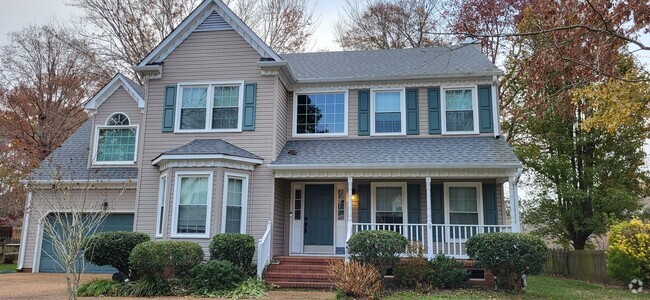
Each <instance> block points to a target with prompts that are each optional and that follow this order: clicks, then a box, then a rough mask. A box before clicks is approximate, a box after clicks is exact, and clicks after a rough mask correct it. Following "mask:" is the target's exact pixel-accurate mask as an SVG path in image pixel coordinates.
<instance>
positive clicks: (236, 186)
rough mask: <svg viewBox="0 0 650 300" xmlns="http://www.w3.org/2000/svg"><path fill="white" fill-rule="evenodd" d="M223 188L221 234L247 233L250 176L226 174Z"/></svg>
mask: <svg viewBox="0 0 650 300" xmlns="http://www.w3.org/2000/svg"><path fill="white" fill-rule="evenodd" d="M223 186H224V187H223V214H222V222H221V232H222V233H245V232H246V207H247V203H248V175H245V174H235V173H225V176H224V182H223Z"/></svg>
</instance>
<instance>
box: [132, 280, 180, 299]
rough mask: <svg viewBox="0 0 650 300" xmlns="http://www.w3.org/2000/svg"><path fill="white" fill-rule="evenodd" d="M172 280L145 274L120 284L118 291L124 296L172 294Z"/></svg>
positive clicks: (173, 282)
mask: <svg viewBox="0 0 650 300" xmlns="http://www.w3.org/2000/svg"><path fill="white" fill-rule="evenodd" d="M174 284H178V283H177V282H175V281H174V280H170V279H167V278H162V277H154V276H147V277H143V278H141V279H138V280H136V281H133V282H129V283H126V284H124V285H122V287H121V288H120V291H119V295H120V296H124V297H156V296H173V295H174V293H173V292H172V291H173V288H174Z"/></svg>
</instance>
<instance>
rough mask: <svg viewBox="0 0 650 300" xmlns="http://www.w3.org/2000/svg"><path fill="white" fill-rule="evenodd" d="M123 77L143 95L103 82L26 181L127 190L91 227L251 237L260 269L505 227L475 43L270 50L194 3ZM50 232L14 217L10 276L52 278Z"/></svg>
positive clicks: (508, 158) (501, 162) (510, 177)
mask: <svg viewBox="0 0 650 300" xmlns="http://www.w3.org/2000/svg"><path fill="white" fill-rule="evenodd" d="M133 69H134V70H135V71H137V72H139V73H140V74H142V75H143V76H145V77H146V84H145V86H144V87H141V86H139V85H137V84H136V83H134V82H132V81H130V80H129V79H127V78H126V77H124V76H122V75H117V76H116V77H115V78H114V79H113V80H112V81H111V82H110V83H109V84H108V85H107V86H106V87H104V88H103V89H102V90H101V91H100V92H99V93H98V94H97V95H95V96H94V97H93V98H92V99H90V100H89V102H88V103H87V104H86V109H87V110H88V111H89V112H91V113H92V117H91V118H90V120H89V121H88V122H87V123H86V124H85V125H83V126H82V127H81V128H80V129H79V130H78V131H77V132H75V133H74V134H73V135H72V136H71V137H70V138H69V140H67V141H66V142H65V143H64V144H63V145H62V146H61V148H59V149H57V150H56V151H55V152H54V153H52V155H51V156H50V158H49V159H48V160H46V161H45V162H43V164H42V165H41V166H40V167H39V169H37V170H36V171H35V172H34V173H33V181H32V184H44V185H47V184H51V181H50V180H51V179H50V178H48V177H47V176H46V175H47V174H50V173H51V170H53V168H55V166H54V165H56V164H58V165H62V166H63V168H60V170H63V172H68V173H66V174H65V176H63V178H66V180H68V181H69V182H70V183H71V184H73V183H74V182H83V181H89V180H90V181H93V182H96V183H97V184H96V185H95V186H94V190H93V191H92V192H91V193H90V197H105V198H107V199H108V198H111V197H114V196H115V195H114V194H116V193H118V190H119V188H117V187H118V186H124V184H125V183H126V184H127V185H126V186H127V190H126V191H125V192H124V193H123V195H122V196H121V197H120V198H119V200H118V201H117V202H118V203H114V205H113V206H112V207H113V214H112V215H111V217H109V218H108V219H107V221H106V225H105V226H104V227H103V228H102V230H134V231H140V232H146V233H149V234H150V235H151V236H152V238H154V239H156V240H188V241H194V242H197V243H199V244H201V245H202V246H203V247H204V248H205V249H206V252H207V247H208V244H209V241H210V238H211V237H213V236H214V235H216V234H219V233H224V232H228V233H230V232H237V233H248V234H251V235H253V236H254V237H255V238H256V239H258V240H259V245H258V249H257V254H258V259H257V263H258V266H259V267H260V268H259V270H263V267H265V266H266V265H267V264H269V263H270V261H271V258H273V257H280V256H283V257H286V256H296V257H305V256H306V257H317V256H327V257H332V256H340V257H344V256H345V255H346V241H347V239H348V238H349V237H350V236H351V235H352V234H354V233H355V232H358V231H362V230H370V229H384V230H393V231H397V232H400V233H401V234H403V235H404V236H406V237H407V238H408V239H409V240H410V241H411V242H414V243H415V242H418V243H421V244H422V245H423V248H424V251H425V253H426V255H427V256H428V257H433V256H434V255H436V254H437V253H445V254H448V255H452V256H454V257H457V258H461V259H463V258H467V256H466V253H465V249H464V243H465V241H466V240H467V239H468V238H469V237H471V236H472V235H475V234H478V233H483V232H493V231H513V232H518V230H519V225H518V224H519V217H518V209H517V207H518V203H517V180H518V174H519V170H520V169H521V163H520V162H519V160H518V159H517V157H516V156H515V154H514V153H513V151H512V150H511V148H510V147H509V146H508V144H507V143H506V141H505V140H504V139H503V138H500V129H499V107H498V99H497V98H498V78H499V76H500V75H501V74H502V72H501V71H500V70H499V69H498V68H497V67H496V66H495V65H494V64H492V63H491V62H490V61H489V60H488V59H487V58H486V57H485V56H484V55H483V54H481V52H480V49H478V46H477V45H473V44H464V45H458V46H450V47H435V48H421V49H399V50H376V51H342V52H319V53H296V54H277V53H275V52H274V51H273V50H272V49H271V48H270V47H268V46H267V45H266V44H265V43H264V42H263V41H262V40H261V39H260V38H259V37H257V36H256V35H255V34H254V33H253V32H252V31H251V30H250V29H249V28H248V27H247V26H246V25H245V24H244V23H243V22H242V21H241V20H240V19H239V18H238V17H237V16H236V15H235V14H234V13H233V12H232V11H231V10H230V9H228V7H227V6H226V5H224V4H223V3H222V2H221V1H218V0H205V1H203V3H201V4H200V5H199V6H198V8H197V9H196V10H195V11H194V12H192V13H191V14H190V15H189V16H188V17H187V18H186V19H185V20H184V21H183V22H182V23H181V24H180V25H179V26H178V27H177V28H176V29H175V30H174V31H173V32H172V33H171V34H170V35H169V36H168V37H166V38H165V39H164V40H163V41H162V42H161V43H160V44H159V45H158V46H157V47H156V48H155V49H154V50H153V51H152V52H151V53H150V54H149V55H148V56H147V57H145V58H144V59H143V60H142V62H141V63H139V64H138V65H137V66H134V67H133ZM504 184H509V190H510V193H509V195H510V197H509V198H507V199H506V198H505V197H504ZM46 196H47V195H46ZM29 199H30V200H31V201H37V198H36V197H35V196H34V195H33V194H32V193H30V197H29ZM506 202H507V203H509V204H508V205H506ZM33 204H34V203H32V205H33ZM507 206H508V207H510V208H514V209H512V210H511V213H508V212H507V209H506V207H507ZM51 213H63V212H51ZM47 221H48V219H47V217H46V216H45V215H43V214H37V213H36V212H35V211H28V215H26V217H25V221H24V222H25V224H24V228H25V230H24V233H25V234H24V238H23V239H22V247H21V252H20V259H19V269H31V270H32V271H33V272H46V271H48V272H53V271H57V267H56V264H55V263H54V262H53V259H54V258H53V257H52V255H51V254H50V253H48V250H49V248H51V245H49V244H48V242H47V238H46V237H43V229H42V225H41V224H42V222H47ZM98 270H99V269H98Z"/></svg>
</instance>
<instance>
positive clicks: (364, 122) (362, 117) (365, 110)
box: [358, 90, 370, 136]
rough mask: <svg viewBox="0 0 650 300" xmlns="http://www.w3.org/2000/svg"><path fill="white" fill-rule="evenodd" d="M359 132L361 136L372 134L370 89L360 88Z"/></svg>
mask: <svg viewBox="0 0 650 300" xmlns="http://www.w3.org/2000/svg"><path fill="white" fill-rule="evenodd" d="M358 98H359V132H358V135H360V136H367V135H370V91H369V90H359V97H358Z"/></svg>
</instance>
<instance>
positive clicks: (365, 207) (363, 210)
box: [357, 184, 370, 223]
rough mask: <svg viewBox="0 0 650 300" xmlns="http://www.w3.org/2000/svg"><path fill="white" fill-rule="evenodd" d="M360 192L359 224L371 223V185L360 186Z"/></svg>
mask: <svg viewBox="0 0 650 300" xmlns="http://www.w3.org/2000/svg"><path fill="white" fill-rule="evenodd" d="M357 189H358V190H359V191H358V193H359V209H358V212H357V213H358V214H359V223H370V185H368V184H360V185H359V186H358V187H357Z"/></svg>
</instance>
